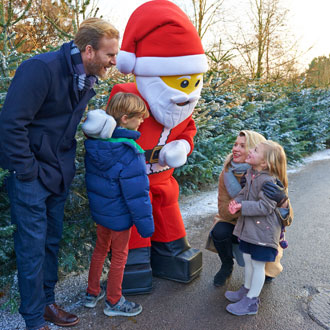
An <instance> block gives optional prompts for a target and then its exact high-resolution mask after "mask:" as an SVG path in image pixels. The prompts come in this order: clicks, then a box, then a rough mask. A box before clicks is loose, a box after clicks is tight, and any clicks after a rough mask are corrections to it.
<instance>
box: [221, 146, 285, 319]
mask: <svg viewBox="0 0 330 330" xmlns="http://www.w3.org/2000/svg"><path fill="white" fill-rule="evenodd" d="M246 163H248V164H250V165H251V169H249V170H248V171H247V174H246V185H245V187H244V188H243V189H242V190H241V192H240V193H239V194H238V195H237V197H236V198H235V199H234V200H232V201H231V202H230V203H229V206H228V210H229V212H230V213H231V214H235V213H236V212H238V211H241V216H240V217H239V218H238V221H237V224H236V226H235V229H234V235H236V236H237V237H239V239H240V242H239V248H240V250H241V251H242V252H243V258H244V262H245V281H244V285H243V286H242V287H241V288H240V289H239V290H238V291H227V292H226V293H225V297H226V298H227V299H228V300H229V301H231V302H233V304H230V305H228V306H227V308H226V309H227V311H228V312H230V313H232V314H234V315H251V314H256V313H257V312H258V306H259V294H260V292H261V290H262V287H263V285H264V282H265V264H266V262H272V261H274V260H275V258H276V255H277V249H278V245H279V240H280V234H281V222H280V220H279V218H278V217H277V215H276V213H275V208H276V202H275V201H273V200H271V199H269V198H267V197H266V196H265V194H264V192H263V191H262V186H263V184H264V183H265V182H267V181H271V182H273V183H275V182H276V179H279V180H281V182H282V183H283V186H284V188H285V191H286V192H287V188H288V178H287V174H286V155H285V152H284V150H283V148H282V147H281V146H280V145H279V144H278V143H276V142H273V141H264V142H261V143H259V144H258V145H257V146H256V147H255V148H254V149H251V150H250V151H249V154H248V156H247V158H246Z"/></svg>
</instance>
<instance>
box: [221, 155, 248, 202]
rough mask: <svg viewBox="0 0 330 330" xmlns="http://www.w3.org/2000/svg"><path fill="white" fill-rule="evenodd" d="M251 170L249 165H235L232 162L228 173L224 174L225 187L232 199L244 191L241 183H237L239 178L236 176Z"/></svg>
mask: <svg viewBox="0 0 330 330" xmlns="http://www.w3.org/2000/svg"><path fill="white" fill-rule="evenodd" d="M249 168H250V165H249V164H246V163H235V162H233V161H231V163H230V166H229V167H228V171H225V172H224V175H223V178H224V182H225V186H226V189H227V192H228V194H229V196H230V197H231V198H234V197H236V196H237V194H238V193H239V192H240V191H241V189H242V187H241V185H240V183H239V182H238V181H237V178H236V177H235V174H242V173H245V172H246V171H247V170H248V169H249Z"/></svg>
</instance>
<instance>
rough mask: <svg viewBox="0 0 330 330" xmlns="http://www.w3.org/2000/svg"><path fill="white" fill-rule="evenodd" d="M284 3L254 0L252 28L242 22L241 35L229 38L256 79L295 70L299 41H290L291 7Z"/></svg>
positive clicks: (251, 19) (252, 76)
mask: <svg viewBox="0 0 330 330" xmlns="http://www.w3.org/2000/svg"><path fill="white" fill-rule="evenodd" d="M280 2H281V0H250V12H249V13H247V17H248V23H247V24H250V27H251V28H250V29H249V28H247V25H246V24H245V25H244V27H243V26H242V24H238V25H237V28H238V33H237V35H236V36H235V37H234V36H230V37H229V38H230V42H231V44H232V45H233V48H234V49H235V50H236V51H237V53H238V54H239V57H240V59H242V60H243V63H244V64H245V69H247V70H248V72H249V75H250V77H251V78H252V79H260V78H265V79H266V80H269V79H276V77H279V76H280V75H282V74H283V73H286V74H287V73H288V72H293V71H294V65H295V64H296V60H297V52H296V42H292V41H290V38H289V36H288V28H287V26H286V20H287V16H288V10H287V9H284V8H282V7H281V6H280ZM245 71H246V70H245Z"/></svg>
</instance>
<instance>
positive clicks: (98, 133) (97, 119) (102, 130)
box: [81, 109, 116, 139]
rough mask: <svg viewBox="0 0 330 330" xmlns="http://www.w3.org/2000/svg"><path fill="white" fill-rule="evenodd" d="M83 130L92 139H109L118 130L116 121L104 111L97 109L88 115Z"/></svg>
mask: <svg viewBox="0 0 330 330" xmlns="http://www.w3.org/2000/svg"><path fill="white" fill-rule="evenodd" d="M81 128H82V130H83V132H84V133H85V134H86V135H88V136H90V137H94V138H101V139H109V138H111V136H112V133H113V131H114V129H115V128H116V121H115V119H114V118H113V117H112V116H110V115H108V114H107V113H106V112H105V111H104V110H102V109H96V110H91V111H89V112H88V113H87V118H86V120H85V122H84V123H83V124H82V126H81Z"/></svg>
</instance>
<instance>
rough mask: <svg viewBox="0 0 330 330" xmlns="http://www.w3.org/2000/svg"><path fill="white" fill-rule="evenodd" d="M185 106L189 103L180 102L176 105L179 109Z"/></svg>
mask: <svg viewBox="0 0 330 330" xmlns="http://www.w3.org/2000/svg"><path fill="white" fill-rule="evenodd" d="M187 104H189V101H186V102H182V103H177V104H176V105H178V106H179V107H183V106H185V105H187Z"/></svg>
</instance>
